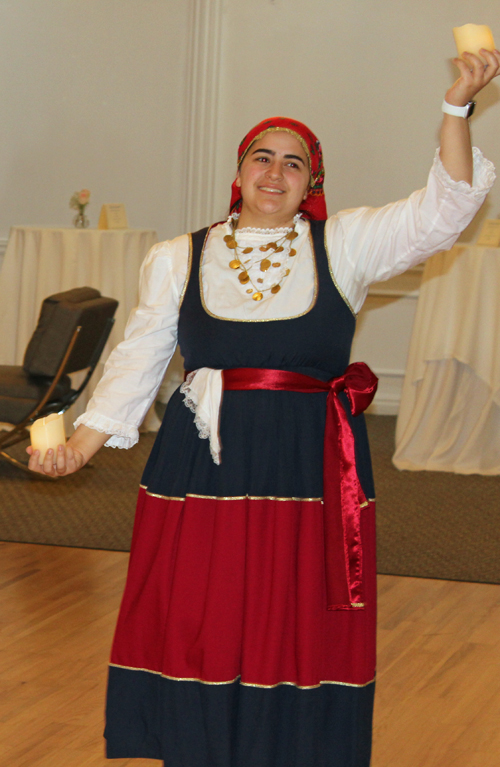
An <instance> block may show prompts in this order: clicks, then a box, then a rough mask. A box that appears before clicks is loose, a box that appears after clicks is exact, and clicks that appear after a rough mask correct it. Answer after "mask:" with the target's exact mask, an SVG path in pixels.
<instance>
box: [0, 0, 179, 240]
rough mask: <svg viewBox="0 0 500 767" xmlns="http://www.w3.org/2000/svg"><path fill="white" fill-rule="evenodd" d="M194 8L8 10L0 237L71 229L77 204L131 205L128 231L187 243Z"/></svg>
mask: <svg viewBox="0 0 500 767" xmlns="http://www.w3.org/2000/svg"><path fill="white" fill-rule="evenodd" d="M189 10H190V3H188V2H186V3H184V2H178V0H85V1H84V2H82V0H45V1H44V2H40V0H15V2H6V0H3V2H2V3H1V4H0V70H1V73H2V76H1V78H0V108H1V112H2V119H1V121H0V238H2V237H6V236H7V235H8V232H9V228H10V226H11V225H13V224H41V225H59V226H67V225H71V220H72V216H73V215H74V212H73V211H71V210H70V208H69V207H68V203H69V198H70V196H71V194H72V193H73V192H74V191H75V190H78V189H81V188H82V187H88V188H89V189H90V190H91V193H92V197H91V203H90V205H89V208H88V214H89V217H90V221H91V225H92V226H96V225H97V220H98V216H99V211H100V207H101V204H102V203H104V202H124V203H125V205H126V208H127V212H128V215H129V221H130V224H131V225H132V226H134V227H139V228H140V227H146V228H153V229H156V230H157V231H158V233H159V234H160V236H161V237H162V238H165V237H167V236H174V235H175V234H177V233H178V229H177V228H178V221H179V219H180V215H181V204H182V195H180V194H179V184H180V183H181V180H182V177H183V154H184V153H183V149H184V130H183V129H184V89H185V77H186V49H187V42H188V15H189Z"/></svg>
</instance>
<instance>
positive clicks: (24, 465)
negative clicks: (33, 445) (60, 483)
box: [0, 440, 58, 482]
mask: <svg viewBox="0 0 500 767" xmlns="http://www.w3.org/2000/svg"><path fill="white" fill-rule="evenodd" d="M19 441H20V440H18V442H19ZM0 458H3V459H4V460H5V461H8V462H9V463H11V464H12V465H13V466H16V467H17V468H18V469H22V470H23V471H26V472H27V473H28V474H29V475H30V476H31V477H33V479H34V478H35V477H36V478H37V479H44V480H49V482H55V480H56V479H58V477H49V475H48V474H38V473H37V472H35V471H31V469H29V468H28V464H27V463H23V462H22V461H18V460H17V458H14V457H13V456H12V455H9V454H8V453H6V452H5V450H0Z"/></svg>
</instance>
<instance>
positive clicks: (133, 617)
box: [30, 52, 500, 767]
mask: <svg viewBox="0 0 500 767" xmlns="http://www.w3.org/2000/svg"><path fill="white" fill-rule="evenodd" d="M487 56H489V57H490V58H489V64H490V67H489V69H488V74H487V73H486V70H485V69H484V67H483V65H482V63H481V62H480V61H479V60H477V62H476V61H473V60H471V66H472V69H473V77H469V75H468V74H467V73H466V72H465V71H464V72H463V73H462V75H461V77H460V78H459V80H458V81H457V83H456V84H455V86H453V88H451V89H450V90H449V91H448V93H447V99H448V101H449V103H451V104H455V105H457V104H458V105H460V103H463V104H465V103H466V102H467V101H469V100H470V99H471V97H472V96H473V95H474V93H476V92H477V91H478V90H479V89H480V88H481V87H483V85H484V84H485V83H486V82H487V80H488V79H491V77H492V76H493V75H494V74H495V73H496V72H498V71H500V53H498V52H496V53H494V54H487ZM462 63H463V62H462ZM459 66H460V69H461V70H462V66H461V65H459ZM467 72H469V70H467ZM469 74H470V73H469ZM466 111H467V110H466ZM441 158H442V159H441ZM323 178H324V172H323V162H322V152H321V145H320V143H319V141H318V139H317V138H316V136H315V135H314V134H313V133H312V132H311V131H310V130H309V128H307V127H306V126H305V125H303V124H302V123H300V122H298V121H296V120H291V119H288V118H284V117H275V118H270V119H269V120H265V121H264V122H263V123H259V125H257V126H255V128H254V129H253V130H251V131H250V133H249V134H247V136H246V137H245V138H244V140H243V142H242V143H241V145H240V148H239V153H238V170H237V174H236V178H235V181H234V183H233V186H232V197H231V206H230V215H229V217H228V219H227V221H224V222H221V223H218V224H214V225H212V226H210V227H207V228H205V229H202V230H200V231H199V232H195V233H194V234H189V235H182V236H181V237H178V238H177V239H175V240H173V241H171V242H164V243H160V244H158V245H156V246H155V247H154V248H153V249H152V250H151V252H150V253H149V255H148V257H147V258H146V260H145V263H144V266H143V271H142V278H141V298H140V304H139V306H138V307H137V309H136V310H135V311H134V312H133V314H132V316H131V318H130V320H129V324H128V326H127V331H126V338H125V340H124V341H123V342H122V343H121V344H120V345H119V346H118V347H117V349H115V351H114V352H113V353H112V354H111V356H110V358H109V360H108V362H107V365H106V369H105V374H104V377H103V379H102V381H101V382H100V384H99V385H98V387H97V388H96V390H95V393H94V397H93V399H92V401H91V403H90V404H89V407H88V410H87V413H86V414H85V415H84V416H82V417H81V418H80V419H79V421H78V422H77V423H78V424H79V425H78V428H77V430H76V432H75V434H74V435H73V437H71V439H70V440H69V442H68V447H67V449H66V450H65V449H64V448H63V447H61V449H60V450H59V451H58V454H57V457H56V468H55V469H54V467H53V463H54V460H53V455H51V454H49V453H47V455H46V457H45V461H44V463H43V466H42V467H39V465H38V456H37V455H36V454H34V455H33V456H32V459H31V460H30V466H31V467H32V468H33V470H35V471H45V472H46V473H47V474H51V475H52V476H54V475H55V474H56V473H58V474H60V475H64V474H67V473H71V472H72V471H75V470H76V469H77V468H79V467H80V466H82V465H83V464H84V463H85V462H86V461H87V460H88V459H89V458H90V456H91V455H92V454H93V453H94V452H95V451H96V450H97V449H98V448H99V447H100V445H102V444H104V442H107V444H109V445H111V446H113V447H125V448H126V447H130V446H131V445H133V444H134V443H135V442H136V441H137V439H138V426H139V425H140V423H141V421H142V419H143V417H144V415H145V413H146V412H147V410H148V408H149V406H150V404H151V402H152V400H153V399H154V396H155V394H156V391H157V389H158V386H159V385H160V382H161V380H162V376H163V373H164V371H165V368H166V366H167V364H168V362H169V360H170V358H171V355H172V353H173V351H174V349H175V346H176V344H177V341H178V342H179V344H180V347H181V352H182V354H183V356H184V360H185V364H186V381H185V383H184V384H183V385H182V386H181V387H180V389H178V390H177V391H176V392H175V393H174V394H173V396H172V398H171V400H170V402H169V404H168V407H167V410H166V412H165V416H164V420H163V424H162V427H161V429H160V432H159V433H158V437H157V439H156V442H155V445H154V448H153V451H152V453H151V456H150V458H149V460H148V463H147V466H146V468H145V471H144V474H143V478H142V484H141V488H140V492H139V501H138V506H137V516H136V523H135V528H134V536H133V542H132V550H131V558H130V567H129V573H128V578H127V585H126V589H125V594H124V597H123V602H122V606H121V609H120V614H119V618H118V625H117V629H116V634H115V639H114V642H113V648H112V654H111V664H110V670H109V686H108V706H107V721H106V733H105V734H106V738H107V755H108V756H109V757H111V758H130V757H145V758H152V759H162V760H164V764H165V765H168V767H193V766H194V765H196V766H197V767H214V765H217V767H256V765H258V766H259V767H311V766H312V765H318V767H333V765H335V767H368V765H369V763H370V750H371V720H372V708H373V695H374V677H375V532H374V531H375V520H374V513H375V503H374V489H373V479H372V473H371V463H370V455H369V449H368V443H367V437H366V429H365V424H364V420H363V414H362V411H363V410H364V409H365V408H366V407H367V405H368V404H369V402H370V401H371V398H372V397H373V395H374V392H375V389H376V379H375V376H373V374H372V373H371V372H370V371H369V369H368V368H367V367H366V365H364V364H363V363H357V364H351V365H349V355H350V347H351V341H352V336H353V333H354V327H355V315H356V312H357V311H359V309H360V308H361V305H362V303H363V301H364V298H365V296H366V294H367V291H368V286H369V285H370V283H372V282H375V281H378V280H381V279H388V278H389V277H390V276H392V275H395V274H399V273H401V272H403V271H404V270H405V269H407V268H408V267H410V266H412V265H413V264H416V263H418V262H419V261H422V260H423V259H425V258H426V257H427V256H429V255H431V254H432V253H434V252H436V251H438V250H444V249H447V248H449V247H450V246H451V245H452V244H453V242H454V241H455V240H456V238H457V237H458V235H459V233H460V231H461V230H462V229H463V228H464V227H465V226H467V224H468V223H469V221H470V220H471V219H472V217H473V216H474V214H475V213H476V211H477V210H478V208H479V207H480V205H481V203H482V201H483V200H484V198H485V196H486V194H487V192H488V189H489V188H490V186H491V184H492V183H493V180H494V173H493V168H492V166H491V163H489V162H488V161H487V160H485V159H484V158H483V156H482V155H481V153H480V152H479V150H477V149H474V152H472V150H471V146H470V139H469V133H468V124H467V120H466V118H464V117H457V116H453V115H451V114H446V115H445V119H444V121H443V132H442V144H441V150H440V152H437V153H436V157H435V160H434V164H433V166H432V168H431V171H430V174H429V179H428V184H427V187H426V188H425V189H422V190H420V191H418V192H415V193H414V194H413V195H411V197H410V198H409V199H408V200H401V201H399V202H397V203H393V204H390V205H387V206H385V207H384V208H381V209H378V210H373V209H370V208H360V209H357V210H345V211H341V212H340V213H338V214H336V215H333V216H331V217H329V218H328V216H327V212H326V205H325V199H324V193H323ZM191 411H194V414H195V415H194V418H193V413H192V412H191ZM198 436H200V437H202V438H204V439H202V440H200V439H199V438H198Z"/></svg>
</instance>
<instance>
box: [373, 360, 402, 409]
mask: <svg viewBox="0 0 500 767" xmlns="http://www.w3.org/2000/svg"><path fill="white" fill-rule="evenodd" d="M374 373H375V375H376V376H377V377H378V389H377V394H376V395H375V399H374V401H373V402H372V404H371V405H370V407H369V408H368V410H367V411H366V412H367V413H370V414H371V415H397V414H398V412H399V406H400V403H401V392H402V391H403V383H404V378H405V371H404V370H390V369H380V368H378V369H375V370H374Z"/></svg>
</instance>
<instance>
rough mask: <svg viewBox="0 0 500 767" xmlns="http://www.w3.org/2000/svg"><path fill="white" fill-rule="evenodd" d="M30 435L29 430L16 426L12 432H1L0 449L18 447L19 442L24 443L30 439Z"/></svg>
mask: <svg viewBox="0 0 500 767" xmlns="http://www.w3.org/2000/svg"><path fill="white" fill-rule="evenodd" d="M29 436H30V433H29V431H28V429H25V428H24V427H23V428H21V429H19V428H18V427H17V426H15V427H14V428H13V429H11V430H10V431H7V430H6V431H4V432H0V447H3V448H5V447H12V445H17V443H18V442H22V441H23V440H25V439H29Z"/></svg>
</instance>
